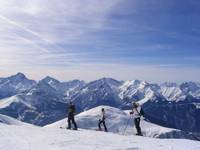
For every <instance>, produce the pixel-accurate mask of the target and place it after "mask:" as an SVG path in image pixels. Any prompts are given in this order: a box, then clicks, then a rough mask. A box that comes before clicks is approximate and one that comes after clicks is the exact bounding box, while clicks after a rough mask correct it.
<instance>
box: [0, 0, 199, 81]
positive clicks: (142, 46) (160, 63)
mask: <svg viewBox="0 0 200 150" xmlns="http://www.w3.org/2000/svg"><path fill="white" fill-rule="evenodd" d="M175 1H176V0H175ZM184 3H187V2H186V1H185V0H184ZM191 5H192V6H193V5H198V3H197V4H196V3H195V4H193V3H191ZM173 7H178V6H177V5H175V2H172V1H170V2H169V1H165V0H162V1H160V2H158V1H149V2H146V1H142V0H126V1H124V0H109V1H101V0H51V1H49V0H20V1H17V0H6V1H0V53H1V55H0V68H1V70H5V71H4V72H14V71H17V72H18V71H24V72H26V73H29V74H30V72H32V74H34V75H35V76H37V75H36V74H35V73H34V71H36V72H38V70H39V71H40V70H41V68H42V70H43V71H40V74H43V75H44V74H49V73H50V74H52V75H53V74H54V75H55V74H56V75H58V76H61V75H59V74H62V77H61V78H64V76H66V75H67V74H71V76H70V77H69V78H71V77H72V75H74V78H76V77H77V78H78V77H80V78H81V75H82V76H87V77H88V78H86V79H87V80H88V79H89V77H90V78H94V77H95V75H96V77H98V76H99V77H100V76H113V77H115V76H116V77H124V78H128V77H127V76H126V74H127V75H130V74H131V73H134V74H135V72H137V73H138V75H137V76H132V77H130V78H133V77H138V78H139V77H140V76H141V77H143V75H145V76H146V78H148V76H149V75H148V73H149V72H151V73H152V78H153V72H154V71H155V72H165V71H163V69H166V70H167V71H166V72H165V74H168V75H169V73H171V72H173V71H172V70H173V69H174V66H180V67H182V68H185V69H189V68H187V66H197V65H199V64H200V61H199V56H200V53H199V52H198V51H197V49H198V48H199V47H198V43H199V42H200V41H199V39H198V38H197V37H199V32H198V31H197V29H198V25H199V23H198V22H197V23H195V25H193V26H194V27H192V29H193V30H192V32H193V33H194V32H195V36H194V34H193V33H191V32H190V30H189V29H190V28H189V27H190V24H189V23H187V22H184V21H185V20H184V18H183V17H182V16H181V14H180V12H176V10H173V9H172V8H173ZM179 7H182V5H180V6H179ZM186 9H187V8H186ZM177 10H179V9H177ZM186 12H187V11H186ZM181 13H182V12H181ZM183 14H184V11H183ZM183 16H184V15H183ZM194 17H195V16H194ZM192 19H193V18H192ZM192 19H191V20H192ZM177 20H178V21H179V22H180V23H179V22H178V21H177ZM171 22H173V24H172V23H171ZM181 23H182V24H181ZM185 24H186V25H187V24H189V25H188V26H186V25H185ZM188 43H190V44H188ZM113 64H115V65H114V67H113ZM95 66H96V67H95ZM131 66H133V67H131ZM33 68H34V69H33ZM113 68H115V69H113ZM122 68H123V69H122ZM135 68H137V69H135ZM32 69H33V70H34V71H32ZM85 69H89V70H88V71H86V70H85ZM170 69H171V70H170ZM192 69H194V67H193V68H192ZM63 70H65V71H63ZM66 70H68V71H66ZM117 70H118V71H117ZM130 70H131V71H130ZM146 70H149V71H146ZM150 70H151V71H150ZM198 70H199V69H198V68H197V67H196V71H197V73H198ZM120 71H121V73H120ZM42 72H43V73H42ZM51 72H52V73H51ZM167 72H168V73H167ZM181 72H183V70H182V71H181ZM190 72H193V73H194V70H191V71H190ZM151 73H150V74H151ZM173 73H175V72H173ZM176 73H177V74H178V75H180V74H179V73H178V71H177V72H176ZM115 74H117V75H119V76H117V75H115ZM79 75H80V76H79ZM139 75H140V76H139ZM68 76H69V75H68ZM163 76H164V75H163ZM189 76H190V77H192V76H191V75H189ZM194 76H195V75H194Z"/></svg>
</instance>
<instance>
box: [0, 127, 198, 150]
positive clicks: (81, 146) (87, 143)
mask: <svg viewBox="0 0 200 150" xmlns="http://www.w3.org/2000/svg"><path fill="white" fill-rule="evenodd" d="M0 135H2V136H1V140H0V149H1V150H172V149H174V150H183V149H184V150H199V149H200V143H199V142H197V141H192V140H180V139H179V140H177V139H154V138H148V137H139V136H134V135H132V136H122V135H118V134H112V133H104V132H98V131H91V130H79V131H71V130H64V129H53V128H42V127H35V126H26V125H25V126H15V125H12V126H8V125H4V124H0Z"/></svg>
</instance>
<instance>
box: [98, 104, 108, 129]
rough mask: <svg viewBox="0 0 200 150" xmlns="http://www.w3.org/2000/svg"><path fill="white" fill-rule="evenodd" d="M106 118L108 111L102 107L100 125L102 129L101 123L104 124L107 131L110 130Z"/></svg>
mask: <svg viewBox="0 0 200 150" xmlns="http://www.w3.org/2000/svg"><path fill="white" fill-rule="evenodd" d="M105 119H106V113H105V110H104V108H102V109H101V119H99V123H98V126H99V130H100V131H101V124H103V126H104V130H105V132H107V131H108V130H107V127H106V123H105Z"/></svg>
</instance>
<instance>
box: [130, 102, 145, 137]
mask: <svg viewBox="0 0 200 150" xmlns="http://www.w3.org/2000/svg"><path fill="white" fill-rule="evenodd" d="M130 114H131V115H133V117H134V122H135V128H136V130H137V134H136V135H140V136H142V132H141V128H140V117H141V116H143V110H142V107H141V106H140V104H138V103H135V102H134V103H133V108H132V111H131V112H130Z"/></svg>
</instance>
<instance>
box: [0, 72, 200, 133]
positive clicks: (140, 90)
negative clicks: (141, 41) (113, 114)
mask: <svg viewBox="0 0 200 150" xmlns="http://www.w3.org/2000/svg"><path fill="white" fill-rule="evenodd" d="M0 97H1V100H0V113H1V114H5V115H9V116H12V117H14V118H17V119H19V120H22V121H25V122H29V123H32V124H36V125H41V126H43V125H46V124H49V123H53V122H55V121H57V120H60V119H62V118H65V117H66V110H67V103H68V102H69V101H73V102H74V103H75V104H76V106H77V113H80V112H82V111H85V110H89V109H91V108H94V107H96V106H99V105H109V106H113V107H116V108H121V109H130V108H131V103H132V102H133V101H139V103H141V104H142V105H143V109H144V111H145V117H146V118H147V119H149V120H150V121H152V122H154V123H157V124H160V125H164V126H166V127H173V128H177V129H181V130H185V131H192V132H200V127H199V125H200V118H199V117H198V116H199V115H200V84H199V83H195V82H185V83H182V84H176V83H163V84H160V85H159V84H151V83H148V82H146V81H140V80H130V81H117V80H115V79H112V78H102V79H99V80H96V81H91V82H89V83H86V82H84V81H80V80H73V81H68V82H60V81H58V80H56V79H54V78H52V77H46V78H44V79H42V80H40V81H39V82H36V81H33V80H30V79H27V78H26V77H25V75H24V74H22V73H18V74H16V75H14V76H11V77H8V78H1V79H0Z"/></svg>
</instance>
